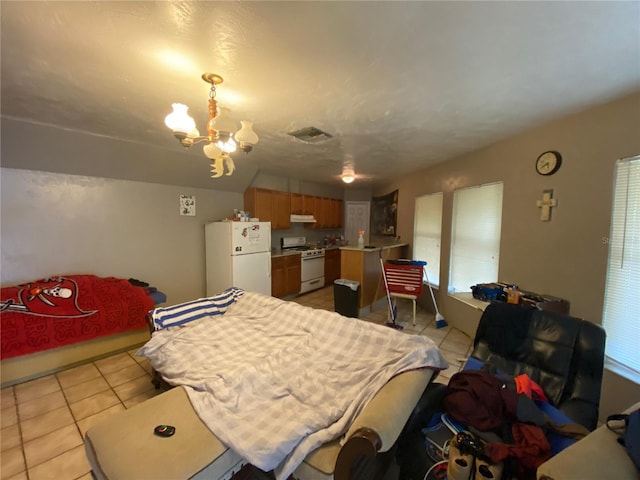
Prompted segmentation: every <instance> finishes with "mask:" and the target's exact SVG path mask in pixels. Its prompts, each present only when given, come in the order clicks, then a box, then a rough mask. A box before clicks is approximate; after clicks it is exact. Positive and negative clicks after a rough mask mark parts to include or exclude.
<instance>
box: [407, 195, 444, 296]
mask: <svg viewBox="0 0 640 480" xmlns="http://www.w3.org/2000/svg"><path fill="white" fill-rule="evenodd" d="M441 234H442V192H439V193H433V194H431V195H423V196H421V197H416V210H415V219H414V226H413V259H414V260H423V261H425V262H427V266H426V271H427V278H428V279H429V283H430V284H431V285H433V286H435V287H437V286H438V285H439V284H440V237H441Z"/></svg>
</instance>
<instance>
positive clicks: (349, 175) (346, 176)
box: [342, 170, 356, 183]
mask: <svg viewBox="0 0 640 480" xmlns="http://www.w3.org/2000/svg"><path fill="white" fill-rule="evenodd" d="M355 179H356V177H355V175H354V173H353V171H348V170H345V171H344V172H342V181H343V182H344V183H351V182H353V181H354V180H355Z"/></svg>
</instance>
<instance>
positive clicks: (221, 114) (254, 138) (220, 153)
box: [164, 73, 259, 178]
mask: <svg viewBox="0 0 640 480" xmlns="http://www.w3.org/2000/svg"><path fill="white" fill-rule="evenodd" d="M202 79H203V80H204V81H205V82H207V83H210V84H211V90H210V92H209V121H208V122H207V135H200V132H199V131H198V129H197V128H196V122H195V120H194V119H193V118H192V117H191V116H190V115H189V107H187V106H186V105H183V104H182V103H174V104H172V106H173V111H172V112H171V113H170V114H169V115H167V116H166V117H165V119H164V123H165V125H166V126H167V127H169V128H170V129H171V130H172V131H173V134H174V136H175V137H176V138H177V139H178V140H179V141H180V143H181V144H182V145H183V146H184V147H185V148H189V147H191V146H192V145H193V144H194V143H200V142H206V143H205V145H204V146H203V149H202V150H203V152H204V154H205V155H206V156H207V157H208V158H210V159H211V160H213V161H212V163H211V169H212V170H211V173H212V175H211V176H212V178H217V177H220V176H222V174H223V172H224V171H226V175H231V174H232V173H233V171H234V170H235V166H234V164H233V160H232V159H231V156H230V155H229V154H231V153H233V152H235V151H236V149H237V148H238V144H240V150H242V151H243V152H245V153H249V152H250V151H251V150H253V146H254V145H255V144H256V143H258V141H259V137H258V135H256V133H255V132H254V131H253V122H250V121H248V120H242V121H241V122H240V125H241V128H240V129H239V130H237V124H236V123H235V122H234V121H233V120H232V119H231V116H230V115H229V109H228V108H224V107H219V106H218V102H217V101H216V99H215V97H216V85H219V84H220V83H222V81H223V80H222V77H221V76H219V75H216V74H215V73H204V74H202Z"/></svg>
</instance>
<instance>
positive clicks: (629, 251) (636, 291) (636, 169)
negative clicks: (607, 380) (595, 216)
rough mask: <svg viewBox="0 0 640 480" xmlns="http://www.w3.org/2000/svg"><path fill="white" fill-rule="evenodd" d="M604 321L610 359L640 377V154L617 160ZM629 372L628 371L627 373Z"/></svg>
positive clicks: (630, 374)
mask: <svg viewBox="0 0 640 480" xmlns="http://www.w3.org/2000/svg"><path fill="white" fill-rule="evenodd" d="M605 243H607V244H608V246H609V258H608V263H607V282H606V288H605V300H604V314H603V319H602V324H603V326H604V328H605V330H606V332H607V342H606V355H607V360H608V361H610V362H613V363H614V365H616V366H617V367H618V368H617V369H616V370H622V374H623V375H625V373H626V375H625V376H627V377H632V379H633V380H635V381H638V378H639V377H640V156H637V157H633V158H628V159H623V160H619V161H618V162H617V163H616V175H615V186H614V196H613V212H612V216H611V232H610V236H609V238H608V239H606V242H605ZM625 371H626V372H625Z"/></svg>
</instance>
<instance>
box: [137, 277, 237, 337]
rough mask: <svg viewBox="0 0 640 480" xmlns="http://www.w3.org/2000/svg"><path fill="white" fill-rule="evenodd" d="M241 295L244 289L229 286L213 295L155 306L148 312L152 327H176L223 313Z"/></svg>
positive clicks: (155, 328) (158, 328) (160, 328)
mask: <svg viewBox="0 0 640 480" xmlns="http://www.w3.org/2000/svg"><path fill="white" fill-rule="evenodd" d="M242 295H244V290H242V289H240V288H237V287H231V288H227V289H226V290H225V291H224V292H222V293H220V294H218V295H216V296H213V297H206V298H199V299H198V300H192V301H190V302H185V303H180V304H178V305H173V306H171V307H163V308H156V309H155V310H151V312H150V314H151V319H152V321H153V329H154V330H162V329H164V328H169V327H178V326H181V325H185V324H187V323H189V322H193V321H194V320H199V319H201V318H204V317H210V316H213V315H223V314H224V313H225V312H226V311H227V309H228V308H229V306H230V305H232V304H233V303H234V302H235V301H236V300H237V299H238V298H240V297H241V296H242Z"/></svg>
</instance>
